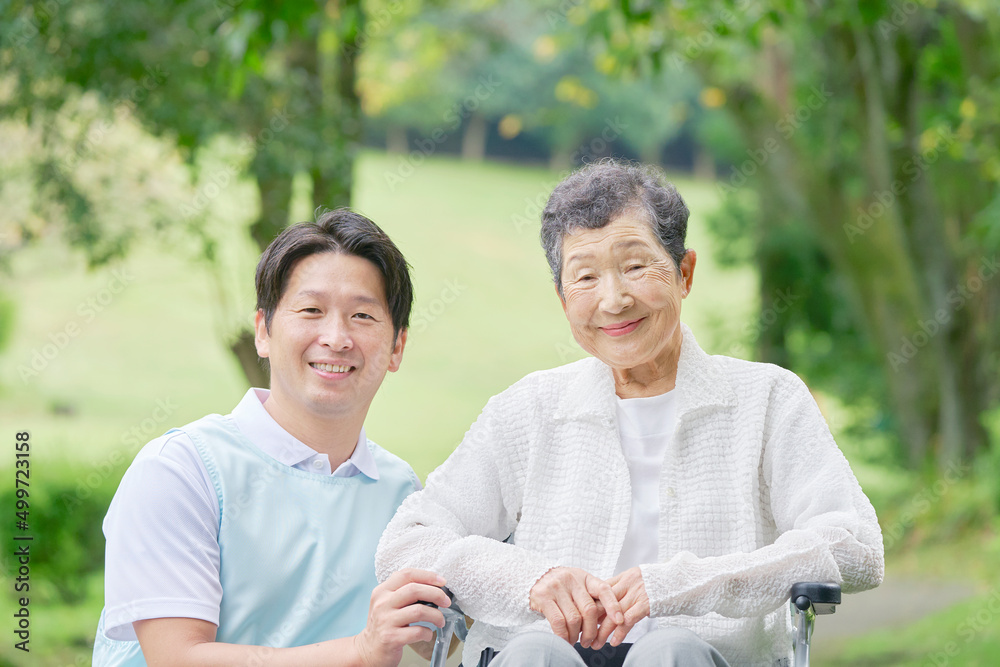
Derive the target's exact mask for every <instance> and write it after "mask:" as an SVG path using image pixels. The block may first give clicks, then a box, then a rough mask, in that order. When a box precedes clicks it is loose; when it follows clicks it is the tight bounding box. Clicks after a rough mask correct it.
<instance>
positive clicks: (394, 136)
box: [385, 124, 410, 155]
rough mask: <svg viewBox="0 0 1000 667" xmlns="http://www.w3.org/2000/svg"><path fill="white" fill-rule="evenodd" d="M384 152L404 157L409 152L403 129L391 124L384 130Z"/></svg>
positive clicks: (404, 129)
mask: <svg viewBox="0 0 1000 667" xmlns="http://www.w3.org/2000/svg"><path fill="white" fill-rule="evenodd" d="M385 150H386V152H387V153H393V154H396V155H406V154H407V153H408V152H410V142H409V139H408V138H407V136H406V128H405V127H401V126H399V125H395V124H393V125H390V126H389V127H387V128H385Z"/></svg>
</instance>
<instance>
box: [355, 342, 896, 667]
mask: <svg viewBox="0 0 1000 667" xmlns="http://www.w3.org/2000/svg"><path fill="white" fill-rule="evenodd" d="M682 327H683V332H684V338H683V343H682V345H681V353H680V359H679V362H678V369H677V383H676V389H677V393H678V400H679V406H678V415H677V427H676V431H675V434H674V441H673V443H672V445H671V446H670V448H669V449H668V450H667V452H666V454H665V457H664V460H663V466H662V471H661V474H660V489H659V498H660V523H659V525H658V526H656V527H655V529H656V531H657V532H656V536H657V540H658V546H659V562H658V563H650V564H648V565H643V566H642V567H641V571H642V577H643V581H644V584H645V587H646V593H647V594H648V596H649V600H650V610H651V614H650V615H651V616H653V617H654V618H656V619H658V624H659V626H666V625H679V626H683V627H687V628H690V629H691V630H693V631H694V632H696V633H697V634H698V635H699V636H701V637H702V638H703V639H705V640H707V641H708V642H710V643H711V644H713V645H714V646H715V647H716V648H717V649H718V650H719V651H720V652H721V653H722V655H723V656H725V657H726V659H727V660H728V661H729V663H730V664H731V665H734V667H735V666H737V665H739V666H741V667H742V666H744V665H761V666H764V665H768V666H771V665H775V664H778V665H781V664H786V661H787V660H788V659H789V656H790V653H791V640H790V634H789V633H790V630H791V621H790V614H789V611H788V605H787V600H788V593H789V588H790V587H791V585H792V584H793V583H795V582H797V581H832V582H838V583H841V584H842V585H843V590H844V592H845V593H850V592H856V591H861V590H865V589H869V588H873V587H875V586H878V585H879V583H881V581H882V575H883V551H882V533H881V531H880V529H879V525H878V522H877V520H876V517H875V511H874V509H873V508H872V506H871V503H870V502H869V501H868V498H867V497H865V495H864V493H863V492H862V491H861V487H860V486H859V485H858V482H857V480H856V479H855V477H854V474H853V473H852V472H851V469H850V466H849V465H848V463H847V460H846V459H845V458H844V456H843V454H842V453H841V452H840V450H839V449H838V448H837V445H836V444H835V443H834V441H833V438H832V437H831V435H830V431H829V429H828V428H827V425H826V422H825V421H824V419H823V417H822V415H821V414H820V412H819V409H818V407H817V405H816V403H815V401H814V400H813V398H812V396H811V395H810V393H809V391H808V389H807V388H806V386H805V385H804V384H803V383H802V381H801V380H799V378H798V377H797V376H796V375H794V374H793V373H791V372H789V371H786V370H784V369H782V368H780V367H777V366H773V365H770V364H760V363H753V362H748V361H742V360H739V359H733V358H730V357H722V356H709V355H707V354H706V353H705V352H704V351H702V349H701V348H700V347H698V344H697V342H696V341H695V339H694V336H693V335H692V333H691V331H690V330H689V329H688V328H687V327H686V326H684V325H682ZM618 433H619V432H618V424H617V412H616V408H615V388H614V379H613V377H612V374H611V369H610V368H609V367H608V366H606V365H605V364H603V363H602V362H600V361H598V360H597V359H593V358H588V359H583V360H581V361H578V362H575V363H571V364H568V365H566V366H562V367H559V368H555V369H552V370H547V371H540V372H537V373H532V374H530V375H528V376H527V377H525V378H523V379H522V380H520V381H519V382H517V383H516V384H514V385H513V386H511V387H510V388H509V389H507V390H506V391H504V392H503V393H501V394H499V395H497V396H494V397H493V398H491V399H490V400H489V402H488V403H487V404H486V407H485V408H484V409H483V412H482V414H481V415H480V416H479V418H478V419H477V420H476V423H475V424H473V425H472V427H471V428H470V430H469V432H468V433H467V434H466V436H465V438H464V440H463V442H462V444H461V445H459V446H458V448H457V449H456V450H455V451H454V453H452V455H451V456H450V457H448V460H447V461H445V462H444V463H443V464H442V465H441V466H440V467H439V468H438V469H437V470H435V471H434V472H433V473H431V474H430V476H429V477H428V478H427V486H426V488H424V489H423V490H422V491H420V492H417V493H415V494H412V495H411V496H409V497H408V498H407V499H406V500H405V501H404V502H403V504H402V506H401V507H400V508H399V511H398V512H397V513H396V516H395V517H394V518H393V520H392V521H391V522H390V523H389V526H388V527H387V528H386V530H385V533H384V534H383V535H382V539H381V542H380V543H379V547H378V551H377V553H376V557H375V567H376V574H377V575H378V578H379V580H380V581H384V580H385V579H386V578H387V577H388V576H389V575H390V574H392V573H393V572H394V571H396V570H399V569H401V568H404V567H415V568H423V569H428V570H433V571H435V572H438V573H440V574H441V575H442V576H444V577H445V579H446V580H447V582H448V584H447V585H448V586H449V587H450V588H451V590H452V591H453V592H454V593H455V596H456V598H457V600H458V602H459V604H461V606H462V609H464V610H465V612H466V613H467V614H468V615H470V616H471V617H472V618H474V619H476V622H475V624H474V625H473V627H472V628H471V630H470V632H469V637H468V640H467V642H466V646H465V650H464V653H463V659H464V664H465V665H475V664H477V663H478V659H479V653H480V652H481V651H482V649H483V648H485V647H487V646H492V647H494V648H497V649H502V648H503V646H504V645H505V644H506V643H507V642H508V641H509V639H510V638H511V637H512V636H513V635H515V634H516V633H518V632H521V631H524V630H527V629H533V630H546V629H549V626H548V623H547V621H545V620H544V618H543V617H542V616H541V614H538V613H537V612H534V611H532V610H531V609H530V608H529V607H528V593H529V591H530V590H531V587H532V586H533V585H534V583H535V582H536V581H538V579H539V578H540V577H541V576H542V575H543V574H545V573H546V572H547V571H548V570H549V569H551V568H553V567H556V566H572V567H579V568H583V569H585V570H587V571H588V572H591V573H592V574H594V575H596V576H598V577H601V578H608V577H610V576H611V575H612V574H614V568H615V565H616V563H617V561H618V555H619V552H620V551H621V548H622V544H623V542H624V538H625V531H626V529H627V527H628V523H629V515H630V511H631V500H632V496H631V490H630V487H629V472H628V467H627V464H626V462H625V457H624V455H623V454H622V448H621V442H620V440H619V435H618ZM653 529H654V526H650V530H653Z"/></svg>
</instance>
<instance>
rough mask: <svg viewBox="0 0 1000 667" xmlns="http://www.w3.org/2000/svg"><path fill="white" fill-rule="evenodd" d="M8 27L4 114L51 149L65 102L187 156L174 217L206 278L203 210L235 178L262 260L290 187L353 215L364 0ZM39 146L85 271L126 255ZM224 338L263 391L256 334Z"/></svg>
mask: <svg viewBox="0 0 1000 667" xmlns="http://www.w3.org/2000/svg"><path fill="white" fill-rule="evenodd" d="M374 4H375V5H376V6H377V7H381V6H382V5H381V3H374ZM4 13H5V16H6V19H8V20H5V21H4V25H5V30H4V32H5V34H4V37H5V39H4V44H5V48H4V50H3V55H4V59H5V60H6V61H8V62H9V64H10V65H11V67H10V72H11V75H10V77H9V80H8V82H9V83H10V84H11V85H12V87H13V92H12V93H11V94H10V95H8V96H7V100H5V103H4V105H3V108H2V109H0V112H2V113H3V114H4V116H9V117H19V118H22V119H24V120H25V121H26V122H31V123H34V124H36V125H39V126H41V127H42V128H43V131H44V132H45V134H46V135H48V133H49V129H50V128H53V127H55V126H56V125H57V123H58V119H59V117H60V116H59V114H60V111H61V110H62V109H63V106H64V104H65V101H66V100H67V99H68V98H69V97H71V96H73V95H79V94H91V95H97V96H98V98H99V99H100V100H101V101H102V102H103V105H104V110H105V114H106V115H110V114H112V113H114V112H115V110H116V109H119V108H120V107H121V106H123V104H124V106H125V107H126V109H125V111H126V113H127V114H129V115H130V116H134V117H135V118H136V119H137V120H138V121H139V122H140V123H141V125H142V126H143V127H144V128H145V129H146V130H147V131H148V132H150V133H151V134H152V135H154V136H157V137H163V138H166V139H168V140H170V141H172V142H174V143H176V145H177V146H179V147H180V148H181V149H182V150H183V151H184V155H185V156H186V159H187V161H188V163H189V165H190V166H191V168H192V170H191V174H192V184H193V186H194V187H195V194H194V197H193V198H192V200H191V201H190V202H185V203H183V204H182V205H181V206H180V213H181V217H182V218H183V219H184V221H185V223H186V227H187V229H188V231H190V232H191V233H193V234H194V235H195V236H196V237H197V238H199V239H200V240H201V241H202V248H201V252H200V254H201V256H202V258H203V259H205V260H206V261H208V262H209V263H210V264H211V263H213V262H215V261H216V259H217V243H218V241H217V239H215V238H213V237H212V236H211V234H209V233H208V232H207V225H206V219H207V218H208V217H209V216H211V215H216V213H215V212H213V210H212V208H211V206H210V204H211V201H212V199H213V197H214V196H217V193H218V192H219V191H220V190H221V189H225V188H227V187H229V186H230V185H231V184H232V183H234V182H235V181H236V180H238V179H239V178H241V177H242V176H243V175H244V174H248V175H249V176H251V177H252V178H253V180H254V181H255V182H256V185H257V189H258V194H259V211H258V214H257V218H256V220H255V221H254V223H253V224H252V225H251V227H250V234H251V236H252V238H253V240H254V241H255V243H256V244H257V246H258V247H259V248H260V249H263V248H264V247H266V245H267V244H268V243H270V241H271V239H273V238H274V236H275V235H276V234H277V233H278V232H279V231H280V230H281V229H282V228H284V227H285V226H286V225H287V224H288V223H289V218H288V216H289V209H290V203H291V199H292V192H293V188H292V184H293V180H294V178H295V176H296V175H297V174H307V175H308V178H309V181H310V184H311V188H312V201H313V204H314V206H316V207H320V206H325V207H332V208H335V207H339V206H346V205H348V204H349V203H350V195H351V187H352V183H353V163H354V156H355V152H356V149H357V146H358V143H359V141H360V136H361V113H360V102H359V98H358V95H357V92H356V69H357V60H358V57H359V54H360V43H361V42H362V41H363V39H364V36H365V34H364V30H365V22H364V17H365V11H364V9H363V8H362V4H361V0H340V1H333V2H328V3H323V4H312V3H283V4H275V3H267V2H262V1H260V0H242V1H240V0H213V1H209V0H190V1H187V2H181V3H171V4H162V3H139V4H136V3H128V2H119V1H116V0H112V1H111V2H101V3H97V2H85V3H73V4H72V5H69V4H66V5H62V4H58V3H53V2H29V3H13V4H10V5H8V6H7V7H6V8H5V12H4ZM86 130H87V128H86V127H83V128H81V131H86ZM57 134H58V133H57ZM220 135H228V136H231V137H233V138H235V139H237V140H238V141H239V142H240V143H239V150H238V155H237V157H236V159H234V161H233V162H231V163H230V164H227V165H224V166H223V167H221V168H218V169H216V170H215V171H213V172H212V173H209V174H202V173H200V172H199V165H200V164H201V162H200V159H199V158H200V157H201V156H202V154H203V153H204V152H206V151H207V150H211V149H212V148H213V147H214V144H213V142H214V141H215V139H216V138H217V137H219V136H220ZM76 140H77V142H79V141H82V140H83V137H82V136H78V137H77V139H76ZM43 146H45V148H46V149H48V150H45V151H43V153H42V154H41V155H39V156H37V157H36V159H35V164H36V169H35V187H36V188H37V190H38V191H39V192H43V193H47V194H49V195H51V196H50V197H48V196H47V197H43V198H40V201H41V202H45V203H46V205H48V204H49V203H50V202H56V203H58V204H59V205H60V206H62V207H65V208H66V209H67V211H66V215H65V216H64V217H63V220H64V222H65V225H66V229H67V235H68V238H69V239H70V241H71V242H73V243H75V244H76V245H78V246H80V247H81V248H83V249H84V250H85V251H86V252H87V254H88V258H89V259H90V261H91V262H92V263H94V264H99V263H103V262H106V261H109V260H110V259H112V258H115V257H119V256H121V255H123V254H124V253H125V252H127V250H128V247H129V243H130V242H131V240H132V239H133V238H134V237H135V236H136V235H137V230H136V229H135V228H134V227H132V226H129V225H125V226H124V228H122V229H112V228H111V227H110V226H109V225H108V224H106V223H105V221H104V220H103V219H102V217H101V216H98V215H95V213H94V206H93V200H94V197H95V192H94V188H92V187H85V183H84V182H83V179H82V177H81V174H80V173H78V170H76V169H75V168H74V167H75V166H76V165H75V163H74V161H73V160H72V156H74V155H79V152H77V151H70V153H69V155H70V160H69V161H68V162H67V160H66V159H65V156H66V153H65V151H64V150H62V151H60V150H56V147H55V146H53V145H52V142H49V143H44V144H43ZM213 193H215V194H213ZM176 217H177V216H176V211H171V212H170V213H169V214H168V213H166V212H164V214H163V215H162V216H161V217H159V218H157V222H158V224H159V225H161V226H166V225H169V224H171V223H172V220H171V218H172V219H173V220H175V219H176ZM230 333H231V337H232V340H231V347H232V350H233V352H234V353H235V354H236V356H237V358H238V359H239V361H240V363H241V366H242V367H243V369H244V371H245V373H246V374H247V376H248V379H249V380H250V382H251V383H252V384H255V385H263V384H266V375H265V374H264V373H263V371H262V369H261V368H260V366H259V365H258V364H257V356H256V352H255V350H254V348H253V335H252V332H251V331H250V330H249V329H246V328H241V329H239V330H237V331H233V332H230Z"/></svg>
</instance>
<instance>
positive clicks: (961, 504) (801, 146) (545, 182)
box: [0, 0, 1000, 666]
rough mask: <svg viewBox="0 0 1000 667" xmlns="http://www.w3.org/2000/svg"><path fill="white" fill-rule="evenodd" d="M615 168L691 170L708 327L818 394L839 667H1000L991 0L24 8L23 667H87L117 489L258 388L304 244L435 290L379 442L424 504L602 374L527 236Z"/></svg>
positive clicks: (694, 319) (726, 343) (695, 323)
mask: <svg viewBox="0 0 1000 667" xmlns="http://www.w3.org/2000/svg"><path fill="white" fill-rule="evenodd" d="M605 156H616V157H623V158H629V159H633V160H637V161H642V162H645V163H652V164H658V165H661V166H662V167H663V168H664V169H665V170H666V171H667V173H668V175H669V177H670V179H671V180H672V181H673V182H674V183H675V184H676V185H677V187H678V189H679V190H680V192H681V193H682V195H683V196H684V197H685V199H686V200H687V202H688V205H689V208H690V209H691V221H690V232H689V236H688V245H689V247H692V248H694V249H696V250H697V251H698V253H699V255H698V256H699V261H698V270H697V272H696V274H695V282H694V290H693V292H692V294H691V296H690V297H689V298H688V299H687V300H686V301H685V303H684V311H683V316H682V318H683V319H684V320H685V321H686V322H687V323H688V324H689V325H690V326H691V327H692V328H693V330H694V332H695V334H696V335H697V337H698V340H699V342H700V343H701V345H702V346H703V347H704V348H706V349H707V350H708V351H709V352H710V353H715V354H725V355H731V356H737V357H742V358H747V359H755V360H760V361H767V362H772V363H776V364H780V365H782V366H784V367H787V368H790V369H791V370H793V371H795V372H796V373H798V374H799V375H801V376H802V377H803V378H804V379H805V380H806V382H807V383H808V384H809V386H810V387H811V389H812V390H813V392H814V394H815V396H816V399H817V401H818V402H819V404H820V406H821V408H822V409H823V412H824V414H825V415H826V418H827V421H828V422H829V424H830V426H831V428H832V430H833V431H834V434H835V436H836V437H837V440H838V443H839V444H840V445H841V448H842V449H843V450H844V452H845V454H846V455H847V457H848V458H849V460H850V462H851V464H852V467H853V469H854V470H855V473H856V474H857V476H858V478H859V480H860V481H861V483H862V486H863V487H864V489H865V491H866V492H867V493H868V495H869V497H870V498H871V499H872V501H873V503H874V505H875V507H876V510H877V511H878V513H879V517H880V521H881V523H882V527H883V532H884V536H885V544H886V551H887V562H888V573H889V574H888V576H887V582H886V585H885V586H884V587H883V588H881V589H879V590H878V591H876V592H874V593H868V594H864V595H863V596H858V597H857V598H847V599H846V602H845V604H844V605H843V607H842V609H841V613H840V614H839V615H838V616H843V617H844V618H842V619H840V620H841V622H842V623H845V625H843V626H842V627H841V626H836V627H834V626H833V625H830V626H829V627H830V628H831V630H830V632H828V633H826V636H825V637H824V636H823V635H824V631H823V625H824V623H823V622H826V620H827V619H823V622H821V624H820V626H821V630H820V635H819V637H820V641H821V642H825V643H823V644H822V645H821V646H820V649H821V656H822V657H823V661H822V664H830V665H867V664H872V665H875V664H879V665H883V664H898V665H921V666H924V665H945V664H954V665H994V664H997V663H998V661H1000V584H998V582H1000V537H998V528H1000V519H998V515H1000V407H998V405H1000V278H998V276H1000V188H998V185H1000V7H998V6H997V4H996V3H994V2H992V1H991V0H895V1H893V2H886V1H882V0H871V1H868V2H861V3H854V2H847V1H846V0H835V1H833V2H816V1H812V0H809V1H806V2H799V1H796V0H716V1H708V0H704V1H702V0H687V1H683V2H682V1H675V2H653V1H651V0H650V1H645V2H643V1H642V0H621V1H619V2H609V1H608V0H560V1H556V0H535V1H532V2H528V1H527V0H512V1H509V2H497V1H491V0H468V1H465V2H457V1H454V0H330V1H329V2H325V3H323V2H319V3H316V2H288V3H265V2H260V1H258V0H190V1H187V2H175V3H166V2H135V1H131V2H123V1H121V0H103V1H101V2H96V1H91V0H78V1H75V2H66V1H65V0H49V1H47V2H2V3H0V369H2V374H0V422H2V424H3V427H4V435H3V437H4V438H6V439H7V441H8V442H10V441H12V440H13V437H14V434H15V433H16V432H18V431H22V430H28V431H30V432H31V443H32V450H31V452H32V453H31V464H32V467H31V470H32V473H33V474H32V476H31V509H30V529H29V532H30V533H31V534H32V535H33V536H34V542H33V547H32V549H33V550H32V562H31V568H32V570H31V572H32V579H31V619H32V626H31V627H32V635H31V644H30V649H31V652H30V654H24V653H23V652H21V651H17V650H15V649H14V647H13V644H14V641H15V640H14V639H11V636H12V635H11V634H10V633H7V632H4V636H6V637H8V639H7V640H5V642H4V643H3V645H2V646H0V662H4V663H6V664H12V665H28V664H30V665H36V664H37V665H87V664H90V647H91V646H92V642H93V632H94V628H95V627H96V624H97V619H98V615H99V612H100V608H101V606H102V602H103V588H102V587H103V549H104V540H103V535H102V533H101V520H102V518H103V516H104V513H105V511H106V510H107V506H108V504H109V502H110V500H111V497H112V495H113V493H114V490H115V488H116V486H117V483H118V481H119V480H120V478H121V475H122V474H123V472H124V470H125V468H126V467H127V466H128V464H129V462H130V461H131V460H132V458H133V457H134V456H135V454H136V452H137V451H138V450H139V449H140V448H141V446H142V445H143V444H144V443H146V442H147V441H148V440H150V439H152V438H153V437H156V436H158V435H160V434H161V433H163V432H164V431H166V430H167V429H168V428H170V427H172V426H177V425H181V424H184V423H187V422H189V421H191V420H193V419H196V418H198V417H200V416H202V415H204V414H206V413H209V412H219V413H227V412H229V411H230V410H231V409H232V407H233V406H234V405H235V404H236V403H237V402H238V401H239V399H240V397H241V396H242V395H243V393H244V392H245V391H246V388H247V387H248V386H250V385H255V386H266V382H267V379H266V376H264V375H263V374H262V370H261V368H260V366H259V365H258V363H257V361H256V354H255V352H254V349H253V342H252V332H251V329H250V325H251V322H252V314H253V307H254V295H253V280H252V278H253V269H254V266H255V264H256V260H257V257H258V255H259V253H260V251H261V249H262V248H263V247H265V246H266V245H267V243H268V242H269V241H270V240H271V239H272V238H273V237H274V235H275V234H276V233H277V232H278V231H279V230H280V229H282V228H283V227H285V226H286V225H288V224H290V223H293V222H297V221H302V220H310V219H313V217H314V214H313V212H314V210H315V209H316V208H317V207H320V206H323V207H331V208H332V207H339V206H351V207H353V208H355V209H357V210H358V211H360V212H362V213H364V214H365V215H367V216H369V217H371V218H372V219H374V220H375V221H376V222H377V223H378V224H379V225H381V226H382V227H383V228H384V229H385V230H386V231H387V232H388V233H389V234H390V235H391V236H392V237H393V239H394V240H395V241H396V242H397V244H398V245H399V246H400V247H401V248H402V250H403V252H404V254H405V255H406V256H407V258H408V260H409V261H410V263H411V264H412V266H413V275H414V279H415V286H416V303H415V308H414V312H413V317H412V320H411V332H410V338H409V343H408V346H407V350H406V354H405V357H404V363H403V366H402V369H401V370H400V372H399V373H397V374H394V375H390V376H389V377H388V378H387V380H386V382H385V384H384V385H383V388H382V390H381V392H380V393H379V395H378V396H377V398H376V401H375V403H374V404H373V406H372V410H371V413H370V416H369V419H368V423H367V430H368V433H369V436H370V437H372V438H373V439H374V440H376V441H377V442H379V443H380V444H381V445H383V446H384V447H386V448H388V449H390V450H391V451H394V452H396V453H397V454H399V455H400V456H402V457H404V458H406V459H407V460H409V461H410V462H411V464H412V465H413V467H414V469H415V470H416V471H417V474H418V475H419V476H420V477H421V478H425V477H426V475H427V473H428V472H430V471H431V470H433V469H434V467H436V466H437V465H438V464H440V463H441V462H442V461H443V460H444V459H445V457H446V456H447V455H448V454H449V453H450V452H451V450H452V449H453V448H454V447H455V445H457V444H458V442H459V441H460V440H461V438H462V435H463V433H464V432H465V430H466V429H467V427H468V426H469V425H470V424H471V423H472V422H473V420H474V419H475V417H476V416H477V414H478V413H479V410H480V409H481V408H482V406H483V405H484V404H485V402H486V400H487V399H488V398H489V397H490V396H491V395H493V394H496V393H498V392H500V391H502V390H503V389H505V388H506V387H507V386H508V385H510V384H511V383H512V382H514V381H515V380H517V379H518V378H520V377H521V376H523V375H524V374H526V373H528V372H531V371H533V370H538V369H542V368H549V367H553V366H556V365H559V364H562V363H566V362H569V361H572V360H575V359H578V358H581V357H582V356H583V354H584V353H583V351H582V350H581V349H580V348H579V347H578V346H577V345H576V343H575V342H574V341H573V339H572V337H571V335H570V333H569V329H568V327H567V325H566V323H565V319H564V316H563V314H562V311H561V308H560V307H559V305H558V301H557V299H556V296H555V293H554V291H553V287H552V283H551V278H550V276H549V274H548V269H547V266H546V264H545V261H544V257H543V254H542V251H541V248H540V246H539V243H538V225H539V214H540V212H541V209H542V207H543V206H544V204H545V201H546V199H547V197H548V194H549V193H550V192H551V190H552V188H553V187H554V186H555V185H556V183H558V182H559V181H560V180H561V179H562V178H563V177H564V176H565V175H566V174H567V173H568V172H569V170H571V169H573V168H575V167H578V166H580V165H581V164H584V163H587V162H591V161H594V160H597V159H600V158H602V157H605ZM7 451H8V452H9V453H8V454H7V455H5V456H4V457H0V468H2V469H3V470H5V471H6V473H5V476H6V477H7V478H8V481H6V482H5V483H4V485H3V487H2V488H3V497H2V499H0V507H2V508H5V511H8V512H10V513H11V515H12V514H13V512H14V509H13V508H14V503H15V498H14V494H15V491H14V485H13V479H12V478H13V471H14V455H13V448H8V449H7ZM817 492H822V490H821V489H818V490H817ZM11 515H8V516H6V517H5V518H4V519H3V520H2V521H0V536H2V537H3V539H4V547H3V549H2V553H3V559H4V561H5V568H4V582H3V591H4V593H3V595H2V596H0V612H2V613H0V617H2V618H6V619H8V620H7V621H6V623H7V624H8V625H9V626H10V629H13V625H14V624H13V621H12V620H10V619H12V613H13V611H14V610H15V600H16V597H15V594H14V591H13V581H12V575H11V573H12V572H14V568H13V566H12V564H13V561H12V559H11V553H12V551H13V549H12V548H8V547H9V545H12V544H13V534H14V533H18V532H21V531H18V530H16V529H15V521H14V519H15V517H14V516H11Z"/></svg>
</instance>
